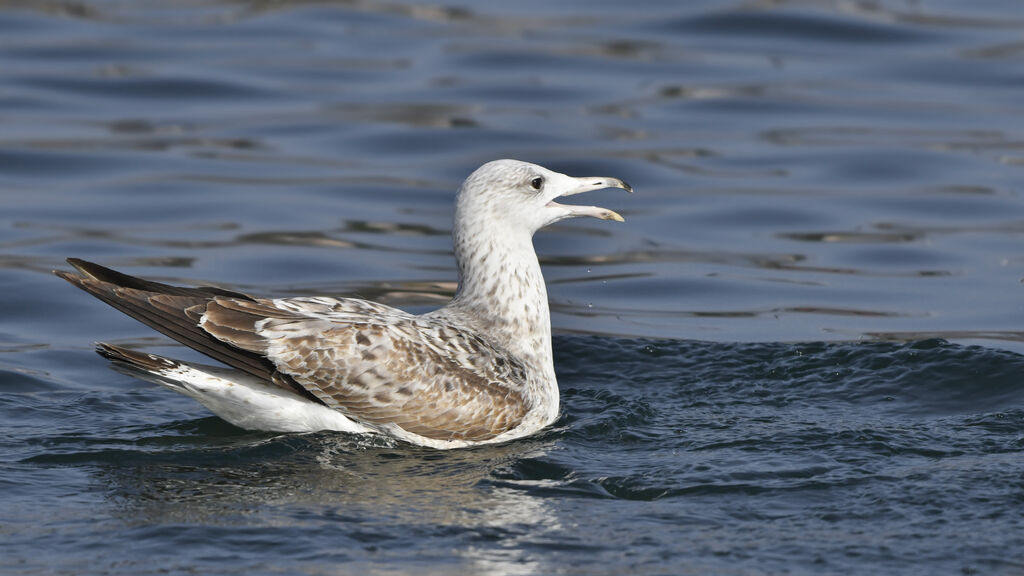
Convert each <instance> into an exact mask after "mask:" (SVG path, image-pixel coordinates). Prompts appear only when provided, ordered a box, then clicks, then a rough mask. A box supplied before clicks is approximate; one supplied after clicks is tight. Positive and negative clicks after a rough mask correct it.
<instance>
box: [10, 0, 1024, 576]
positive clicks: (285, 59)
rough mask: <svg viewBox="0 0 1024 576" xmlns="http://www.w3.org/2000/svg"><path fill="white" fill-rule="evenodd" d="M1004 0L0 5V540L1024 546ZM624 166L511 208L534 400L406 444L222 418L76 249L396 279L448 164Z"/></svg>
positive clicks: (33, 562)
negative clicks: (119, 308)
mask: <svg viewBox="0 0 1024 576" xmlns="http://www.w3.org/2000/svg"><path fill="white" fill-rule="evenodd" d="M1022 30H1024V8H1022V7H1021V6H1020V5H1019V3H1017V2H1009V1H1005V2H996V1H993V2H986V3H962V2H952V1H907V2H898V1H882V2H856V1H852V2H824V1H811V2H771V3H743V2H729V1H725V0H707V1H702V2H687V3H678V2H657V1H653V0H652V1H646V2H634V3H625V2H614V3H613V2H562V3H558V4H557V5H551V3H542V2H525V3H516V4H514V5H513V4H509V3H499V2H487V1H484V2H476V3H465V4H458V3H449V4H444V5H438V4H419V3H415V2H407V3H398V2H384V3H381V2H374V1H366V2H350V3H336V4H326V3H324V4H321V3H288V2H275V3H257V2H250V3H229V2H213V1H195V2H190V3H180V4H175V5H167V4H166V3H159V2H131V3H117V2H100V1H96V2H79V3H59V2H49V3H45V4H43V3H40V4H38V5H34V4H31V3H25V4H16V5H9V6H6V7H4V8H0V287H2V288H3V293H4V294H5V296H6V297H5V298H4V299H2V301H0V389H2V390H3V394H2V395H0V423H2V424H0V430H2V432H3V433H2V434H0V459H2V462H3V464H2V466H0V572H3V573H11V574H49V573H115V574H148V573H156V572H164V573H166V572H170V573H186V572H199V573H222V574H223V573H227V574H235V573H237V574H293V573H304V574H323V573H329V574H333V573H341V574H348V573H367V572H373V573H381V574H407V573H424V574H481V573H486V574H549V573H563V574H625V573H638V574H687V573H691V574H708V573H714V574H743V575H747V574H765V573H770V574H775V573H787V572H788V573H796V574H828V573H834V574H879V573H901V574H918V573H919V574H935V573H945V574H948V573H983V574H996V573H1005V574H1018V573H1021V572H1024V562H1022V560H1021V558H1024V526H1022V514H1021V512H1022V509H1024V480H1022V478H1024V474H1022V472H1024V467H1022V463H1021V462H1022V460H1021V453H1022V451H1024V386H1022V384H1021V375H1022V374H1024V356H1022V355H1021V354H1022V353H1024V330H1022V328H1021V327H1022V325H1024V305H1022V302H1024V300H1022V296H1024V294H1022V290H1024V288H1022V286H1021V280H1022V278H1024V249H1022V246H1024V244H1022V239H1024V199H1022V191H1024V154H1022V153H1021V149H1022V142H1024V100H1022V99H1021V86H1022V81H1021V78H1022V70H1024V68H1022V63H1024V44H1022V42H1021V40H1020V38H1021V32H1022ZM501 157H513V158H520V159H523V160H530V161H536V162H539V163H542V164H544V165H546V166H548V167H550V168H553V169H556V170H560V171H564V172H568V173H572V174H577V175H585V174H586V175H590V174H592V175H608V176H618V177H621V178H624V179H625V180H627V181H629V182H631V183H632V184H633V185H634V187H635V188H636V189H637V193H636V194H634V195H632V196H628V195H626V194H624V193H621V192H620V191H606V192H598V193H594V194H591V195H590V196H591V197H590V198H587V199H586V202H587V203H594V204H597V205H601V206H606V207H608V208H612V209H614V210H616V211H618V212H620V213H622V214H623V215H624V216H625V217H626V222H625V223H624V224H615V223H611V222H597V221H586V222H584V221H571V222H567V223H564V224H560V225H558V226H557V227H554V228H552V229H550V230H547V231H544V232H542V233H540V234H538V236H537V237H536V245H537V248H538V251H539V252H540V254H541V259H542V263H543V265H544V268H545V274H546V277H547V279H548V283H549V292H550V297H551V304H552V310H553V324H554V327H555V329H556V333H557V334H558V335H557V336H556V340H555V355H556V365H557V370H558V373H559V381H560V383H561V387H562V399H563V413H562V416H561V418H560V419H559V421H558V423H557V424H556V426H554V427H553V428H551V429H550V430H547V431H545V432H544V433H542V434H540V435H538V436H536V437H534V438H530V439H527V440H524V441H520V442H515V443H512V444H509V445H505V446H497V447H487V448H480V449H473V450H461V451H454V452H445V453H440V452H434V451H430V450H423V449H416V448H410V447H407V446H390V445H381V444H374V443H368V442H366V441H361V440H357V439H352V438H346V437H339V436H338V435H331V434H314V435H300V436H295V435H271V434H260V433H250V432H245V431H241V430H238V429H236V428H233V427H231V426H230V425H228V424H226V423H224V422H223V421H221V420H219V419H217V418H215V417H212V416H211V415H210V414H209V413H208V412H206V411H205V410H204V409H203V408H202V407H200V406H198V405H197V404H195V403H194V402H192V401H191V400H189V399H187V398H184V397H179V396H177V395H174V394H172V393H170V392H168V391H164V390H162V389H159V388H156V387H154V386H152V385H149V384H146V383H143V382H139V381H137V380H134V379H131V378H128V377H126V376H124V375H122V374H119V373H117V372H115V371H113V370H111V369H110V368H109V367H108V365H107V364H106V363H105V362H104V361H103V360H102V359H100V358H99V357H98V356H96V355H95V354H94V353H93V352H92V342H94V341H96V340H104V341H110V342H114V343H119V344H132V345H140V346H145V347H147V348H148V349H151V350H154V351H157V352H162V353H168V354H171V355H175V356H180V357H194V356H191V355H190V353H189V352H188V351H186V350H183V349H181V348H180V347H176V346H173V345H171V344H169V343H168V342H167V341H166V340H164V339H162V338H160V337H158V336H156V335H155V334H154V333H153V332H152V331H150V330H148V329H146V328H145V327H144V326H142V325H140V324H137V323H135V322H133V321H132V320H130V319H128V318H126V317H123V316H121V315H120V314H118V313H116V312H115V311H113V310H111V309H109V308H107V307H106V306H104V305H102V304H101V303H99V302H96V301H94V300H92V299H90V298H89V297H88V296H87V295H85V294H82V293H80V292H78V291H76V290H74V289H73V288H71V287H69V286H67V285H66V284H65V283H63V282H61V281H59V280H58V279H56V278H54V277H53V276H52V275H50V273H49V271H50V270H51V269H53V268H60V267H64V266H65V265H64V264H63V259H64V258H65V257H67V256H77V257H81V258H86V259H90V260H95V261H99V262H101V263H104V264H107V265H110V266H114V267H117V268H121V269H124V270H126V271H128V272H130V273H133V274H138V275H143V276H147V277H153V278H160V279H164V280H169V281H175V282H183V283H200V282H206V283H215V284H217V285H220V286H224V287H228V288H232V289H237V290H242V291H247V292H252V293H255V294H260V295H278V296H281V295H297V294H304V295H305V294H331V295H338V294H342V295H359V296H363V297H368V298H373V299H376V300H380V301H384V302H387V303H390V304H393V305H396V306H400V307H403V308H406V309H409V310H413V311H423V310H427V309H429V308H431V307H433V306H437V305H439V304H440V303H443V302H444V301H445V300H446V299H447V298H448V297H449V296H450V295H451V293H452V292H453V290H454V285H453V283H452V281H453V280H454V275H455V272H454V262H453V261H452V257H451V253H450V243H449V238H448V232H449V229H450V218H451V200H452V193H453V191H454V189H455V187H456V186H457V185H458V183H459V182H460V181H461V179H462V178H464V177H465V176H466V175H467V174H468V173H469V172H470V171H471V170H472V169H474V168H475V167H476V166H477V165H479V164H481V163H483V162H485V161H487V160H491V159H494V158H501Z"/></svg>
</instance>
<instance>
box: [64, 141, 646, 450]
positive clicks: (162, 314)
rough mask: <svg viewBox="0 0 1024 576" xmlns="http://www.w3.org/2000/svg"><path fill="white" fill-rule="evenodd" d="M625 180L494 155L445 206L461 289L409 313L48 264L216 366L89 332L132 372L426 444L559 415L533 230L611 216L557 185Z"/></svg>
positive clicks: (518, 428) (245, 418)
mask: <svg viewBox="0 0 1024 576" xmlns="http://www.w3.org/2000/svg"><path fill="white" fill-rule="evenodd" d="M605 188H620V189H623V190H626V191H629V192H632V188H631V187H630V186H629V185H628V184H626V183H625V182H624V181H622V180H620V179H618V178H608V177H585V178H574V177H570V176H566V175H565V174H560V173H558V172H554V171H551V170H548V169H546V168H544V167H541V166H538V165H536V164H530V163H527V162H520V161H516V160H495V161H493V162H488V163H487V164H484V165H483V166H481V167H480V168H478V169H477V170H476V171H474V172H473V173H472V174H471V175H470V176H469V177H468V178H467V179H466V181H465V182H463V184H462V186H461V187H460V189H459V191H458V194H457V196H456V202H455V219H454V226H453V230H452V237H453V242H454V248H455V260H456V264H457V267H458V279H459V283H458V288H457V290H456V292H455V296H454V297H453V298H452V300H451V301H450V302H449V303H448V304H446V305H445V306H443V307H442V308H439V309H437V310H434V311H432V312H428V313H425V314H421V315H414V314H409V313H407V312H404V311H402V310H399V309H397V308H392V307H390V306H385V305H383V304H379V303H376V302H371V301H368V300H362V299H357V298H328V297H322V296H314V297H297V298H256V297H252V296H249V295H246V294H242V293H240V292H234V291H231V290H225V289H221V288H214V287H194V288H193V287H179V286H170V285H167V284H161V283H158V282H153V281H149V280H144V279H141V278H136V277H133V276H129V275H127V274H123V273H121V272H117V271H115V270H111V269H109V268H105V267H103V266H100V265H98V264H94V263H91V262H87V261H84V260H80V259H77V258H69V259H68V263H69V264H71V265H72V266H74V267H75V268H76V269H77V270H78V272H79V274H76V273H73V272H66V271H58V270H55V271H54V273H55V274H56V275H57V276H59V277H61V278H63V279H64V280H67V281H68V282H70V283H71V284H73V285H75V286H77V287H79V288H81V289H83V290H85V291H86V292H88V293H90V294H92V295H93V296H95V297H97V298H99V299H100V300H102V301H103V302H105V303H107V304H109V305H111V306H113V307H114V308H116V309H118V310H120V311H121V312H124V313H125V314H128V315H129V316H131V317H132V318H135V319H136V320H139V321H141V322H142V323H144V324H146V325H147V326H149V327H151V328H153V329H155V330H158V331H160V332H162V333H163V334H165V335H167V336H169V337H171V338H173V339H175V340H177V341H178V342H180V343H182V344H184V345H186V346H188V347H190V348H193V349H195V350H197V351H199V352H201V353H203V354H205V355H206V356H209V357H210V358H212V359H214V360H216V361H218V362H221V363H223V364H225V365H227V367H223V366H211V365H206V364H200V363H194V362H186V361H181V360H174V359H171V358H166V357H163V356H158V355H155V354H148V353H144V352H140V351H136V350H130V349H128V348H124V347H121V346H115V345H112V344H106V343H98V344H97V352H98V353H99V354H101V355H102V356H104V357H106V358H108V359H111V360H113V361H115V362H116V363H117V364H118V365H119V366H121V367H122V368H125V369H127V370H129V371H130V372H131V373H132V374H133V375H135V376H138V377H140V378H142V379H145V380H148V381H151V382H156V383H158V384H162V385H164V386H166V387H168V388H170V389H172V390H174V391H176V392H180V393H182V394H185V395H186V396H190V397H192V398H194V399H196V400H198V401H199V402H200V403H201V404H203V405H204V406H206V407H207V408H208V409H209V410H211V411H212V412H213V413H215V414H217V415H218V416H220V417H221V418H223V419H224V420H226V421H228V422H230V423H231V424H234V425H235V426H238V427H240V428H244V429H248V430H263V431H273V432H314V431H323V430H331V431H338V432H347V433H353V434H376V435H383V436H387V437H390V438H395V439H398V440H401V441H404V442H408V443H411V444H415V445H419V446H427V447H431V448H438V449H448V448H461V447H466V446H474V445H479V444H490V443H498V442H507V441H510V440H514V439H517V438H523V437H525V436H529V435H531V434H534V433H536V432H538V431H539V430H541V429H543V428H545V427H547V426H548V425H550V424H551V423H552V422H554V421H555V420H556V419H557V417H558V406H559V394H558V383H557V381H556V380H555V369H554V362H553V359H552V353H551V319H550V313H549V311H548V297H547V289H546V287H545V285H544V277H543V276H542V274H541V269H540V263H539V261H538V260H537V253H536V252H535V250H534V247H533V235H534V233H535V232H536V231H537V230H540V229H541V228H543V227H545V226H548V225H550V224H553V223H555V222H558V221H560V220H564V219H566V218H574V217H578V216H590V217H594V218H599V219H602V220H615V221H618V222H622V221H623V218H622V216H620V215H619V214H617V213H615V212H613V211H611V210H608V209H605V208H599V207H596V206H575V205H564V204H559V203H557V202H555V199H557V198H560V197H563V196H571V195H574V194H579V193H582V192H589V191H593V190H600V189H605Z"/></svg>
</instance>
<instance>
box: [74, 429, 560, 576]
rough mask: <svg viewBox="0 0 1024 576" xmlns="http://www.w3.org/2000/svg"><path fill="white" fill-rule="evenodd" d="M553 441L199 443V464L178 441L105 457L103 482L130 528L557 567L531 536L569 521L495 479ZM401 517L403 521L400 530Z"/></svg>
mask: <svg viewBox="0 0 1024 576" xmlns="http://www.w3.org/2000/svg"><path fill="white" fill-rule="evenodd" d="M221 441H222V442H223V440H221ZM551 446H552V445H551V443H550V442H546V441H542V440H541V441H537V440H534V441H530V440H528V441H525V442H517V443H515V444H512V445H504V446H493V447H487V448H482V449H470V450H460V451H452V452H437V451H427V450H419V449H416V448H411V447H406V446H402V447H387V446H380V445H378V446H373V445H372V444H371V445H367V443H366V441H358V440H353V439H351V438H347V437H344V436H338V435H311V436H305V437H295V436H292V437H277V438H269V439H266V440H253V439H246V438H244V437H243V438H239V439H238V440H236V441H235V443H234V445H231V446H225V447H220V448H217V447H213V446H211V447H208V448H206V449H202V450H199V451H198V452H196V451H194V449H193V453H192V455H191V456H190V457H189V458H188V460H193V461H194V463H193V464H191V465H189V464H184V463H183V461H184V460H186V459H184V458H183V456H182V453H181V452H180V451H177V450H173V449H171V450H162V451H153V452H138V451H132V452H129V453H127V454H124V455H122V456H120V457H117V458H116V460H117V463H116V464H115V463H113V462H111V463H103V464H101V465H100V467H99V471H98V475H99V478H98V480H99V482H100V483H101V484H103V485H105V486H107V492H108V498H109V499H110V500H111V501H113V502H114V503H116V504H117V510H118V516H119V518H120V519H121V521H122V522H124V523H125V524H127V525H129V526H133V525H164V526H172V525H180V524H182V523H187V524H198V525H202V526H205V527H213V526H225V527H231V526H237V527H239V528H240V529H244V527H245V526H248V525H250V524H258V525H261V526H267V525H272V526H278V527H283V528H288V527H292V528H291V529H293V530H294V531H295V532H294V534H295V537H296V538H299V539H300V540H306V539H308V543H307V545H305V546H304V545H301V544H299V545H297V548H298V549H299V550H300V553H299V555H300V556H305V555H306V554H305V553H303V552H301V550H303V549H306V548H307V547H308V549H309V550H310V551H311V552H322V551H323V550H330V549H333V548H335V547H342V548H346V549H348V552H347V554H350V555H354V556H359V554H358V553H354V552H353V551H352V548H353V547H358V548H362V549H363V550H364V551H366V552H369V553H371V554H372V552H373V550H377V549H385V550H389V549H391V550H392V551H394V552H401V551H402V550H403V549H404V550H405V551H406V552H411V551H419V553H421V554H428V553H429V550H427V548H432V547H438V546H440V547H443V548H444V552H445V553H446V554H447V553H454V554H456V555H457V556H460V557H462V558H463V559H465V560H466V561H467V562H469V563H470V565H471V566H473V567H474V568H473V570H472V572H474V573H479V574H493V575H496V576H497V575H515V574H536V573H539V572H545V571H547V570H549V569H550V568H551V567H545V566H544V565H543V564H542V563H541V559H539V558H537V557H534V556H532V555H527V554H525V553H524V551H523V550H522V548H521V544H522V540H523V539H524V538H527V537H529V538H530V539H537V538H541V539H543V538H545V537H546V535H547V534H549V533H552V532H553V531H556V530H559V529H561V525H560V523H559V521H558V518H557V517H555V516H554V514H553V512H552V510H550V509H549V508H548V506H547V505H546V504H545V502H544V500H543V499H541V498H537V497H534V496H532V495H531V494H530V493H529V491H527V490H518V489H510V488H503V487H500V486H494V485H492V484H491V483H490V482H488V479H489V478H490V477H491V474H492V473H493V472H494V471H495V470H496V469H499V468H505V467H508V466H509V465H510V464H511V463H513V462H515V461H517V460H519V459H523V458H539V457H541V456H543V455H544V454H545V453H546V452H547V451H548V450H549V449H550V448H551ZM87 458H88V454H87V453H84V454H82V455H80V456H79V459H80V460H81V459H87ZM100 458H101V460H105V459H106V458H107V457H106V456H101V457H100ZM395 525H401V526H403V529H402V530H401V531H400V532H395V531H394V530H393V528H392V527H393V526H395ZM420 539H422V540H424V541H426V542H427V543H424V542H420V541H418V540H420ZM366 552H364V553H366Z"/></svg>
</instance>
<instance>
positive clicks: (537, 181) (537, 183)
mask: <svg viewBox="0 0 1024 576" xmlns="http://www.w3.org/2000/svg"><path fill="white" fill-rule="evenodd" d="M543 185H544V179H543V178H541V177H540V176H537V177H536V178H534V179H533V180H530V187H531V188H533V189H534V190H540V187H541V186H543Z"/></svg>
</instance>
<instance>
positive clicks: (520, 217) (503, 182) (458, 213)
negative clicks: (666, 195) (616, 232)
mask: <svg viewBox="0 0 1024 576" xmlns="http://www.w3.org/2000/svg"><path fill="white" fill-rule="evenodd" d="M604 188H621V189H623V190H627V191H629V192H632V191H633V189H632V188H631V187H630V186H629V184H626V183H625V182H623V181H622V180H619V179H618V178H609V177H585V178H573V177H571V176H566V175H565V174H559V173H558V172H553V171H551V170H548V169H547V168H544V167H543V166H538V165H536V164H530V163H529V162H520V161H518V160H495V161H493V162H488V163H487V164H484V165H483V166H481V167H480V168H477V169H476V171H474V172H473V173H472V174H470V175H469V178H466V181H465V182H463V183H462V187H461V188H460V189H459V195H458V199H457V201H456V208H455V222H456V226H457V227H458V226H460V225H469V226H472V225H473V224H477V225H483V226H488V227H499V228H501V229H502V231H503V232H525V233H527V234H528V235H529V236H532V235H533V233H534V232H536V231H537V230H540V229H541V228H543V227H545V226H547V225H549V224H553V223H555V222H558V221H559V220H565V219H566V218H575V217H577V216H591V217H593V218H600V219H602V220H616V221H618V222H622V221H623V218H622V216H619V215H618V214H617V213H615V212H613V211H611V210H608V209H607V208H598V207H597V206H567V205H564V204H558V203H557V202H555V199H556V198H559V197H561V196H571V195H573V194H580V193H582V192H590V191H592V190H602V189H604ZM471 223H472V224H471Z"/></svg>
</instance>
